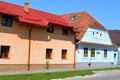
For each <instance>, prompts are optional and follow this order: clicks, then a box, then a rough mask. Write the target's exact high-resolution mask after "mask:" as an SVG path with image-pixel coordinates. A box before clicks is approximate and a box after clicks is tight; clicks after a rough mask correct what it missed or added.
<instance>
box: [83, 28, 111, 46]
mask: <svg viewBox="0 0 120 80" xmlns="http://www.w3.org/2000/svg"><path fill="white" fill-rule="evenodd" d="M81 42H86V43H95V44H104V45H112V42H111V39H110V37H109V34H108V32H107V31H106V30H102V29H97V28H93V27H89V28H88V29H87V30H86V32H85V34H84V35H83V37H82V39H81Z"/></svg>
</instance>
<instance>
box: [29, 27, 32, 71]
mask: <svg viewBox="0 0 120 80" xmlns="http://www.w3.org/2000/svg"><path fill="white" fill-rule="evenodd" d="M32 29H33V28H30V29H29V43H28V71H29V70H30V53H31V32H32Z"/></svg>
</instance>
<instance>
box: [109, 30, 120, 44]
mask: <svg viewBox="0 0 120 80" xmlns="http://www.w3.org/2000/svg"><path fill="white" fill-rule="evenodd" d="M108 32H109V35H110V38H111V40H112V43H113V44H115V45H118V46H120V30H109V31H108Z"/></svg>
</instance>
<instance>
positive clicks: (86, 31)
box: [62, 12, 116, 68]
mask: <svg viewBox="0 0 120 80" xmlns="http://www.w3.org/2000/svg"><path fill="white" fill-rule="evenodd" d="M62 17H63V18H64V19H65V20H66V21H68V22H69V23H71V24H72V25H73V26H74V27H75V28H76V29H77V30H78V31H79V33H78V34H77V35H76V36H77V37H76V41H78V42H76V45H77V47H76V68H81V67H89V66H91V67H107V66H111V65H113V64H116V61H115V58H114V53H115V52H114V48H113V44H112V42H111V39H110V37H109V34H108V31H107V30H106V29H105V28H104V27H103V26H102V25H101V24H100V23H98V22H97V21H96V20H95V19H94V18H93V17H91V16H90V15H89V14H88V13H87V12H77V13H70V14H64V15H62Z"/></svg>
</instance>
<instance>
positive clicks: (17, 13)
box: [0, 1, 76, 71]
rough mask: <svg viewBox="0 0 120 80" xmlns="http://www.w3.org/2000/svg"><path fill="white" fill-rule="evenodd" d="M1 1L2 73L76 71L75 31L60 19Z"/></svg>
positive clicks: (26, 5) (0, 56)
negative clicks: (69, 69) (42, 70)
mask: <svg viewBox="0 0 120 80" xmlns="http://www.w3.org/2000/svg"><path fill="white" fill-rule="evenodd" d="M28 6H29V4H28V3H25V4H24V7H22V6H18V5H14V4H10V3H6V2H2V1H0V71H15V70H38V69H45V67H46V65H47V64H46V62H47V61H49V63H48V65H50V68H73V67H74V66H75V39H74V38H75V32H76V31H75V30H74V29H73V27H72V26H71V25H70V24H69V23H68V22H66V21H65V20H64V19H62V18H61V17H60V16H57V15H54V14H50V13H46V12H42V11H38V10H34V9H31V8H29V7H28Z"/></svg>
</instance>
